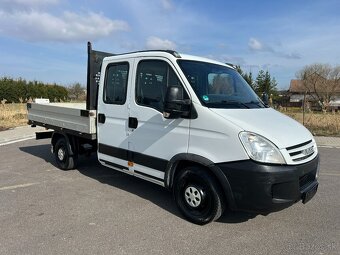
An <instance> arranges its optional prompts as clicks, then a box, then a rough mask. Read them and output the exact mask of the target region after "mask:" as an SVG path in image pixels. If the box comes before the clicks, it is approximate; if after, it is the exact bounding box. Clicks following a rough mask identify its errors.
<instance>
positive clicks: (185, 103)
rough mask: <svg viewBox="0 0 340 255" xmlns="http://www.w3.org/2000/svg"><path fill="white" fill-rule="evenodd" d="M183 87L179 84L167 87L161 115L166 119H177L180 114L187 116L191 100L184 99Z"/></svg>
mask: <svg viewBox="0 0 340 255" xmlns="http://www.w3.org/2000/svg"><path fill="white" fill-rule="evenodd" d="M183 95H184V92H183V88H182V87H180V86H170V87H168V89H167V91H166V94H165V100H164V112H163V116H164V118H166V119H178V118H180V117H181V116H189V114H190V106H191V100H190V99H184V96H183Z"/></svg>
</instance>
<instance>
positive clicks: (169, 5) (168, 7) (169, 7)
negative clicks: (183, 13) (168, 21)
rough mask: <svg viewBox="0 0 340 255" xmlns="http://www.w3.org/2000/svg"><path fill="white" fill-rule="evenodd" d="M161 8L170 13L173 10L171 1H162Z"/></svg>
mask: <svg viewBox="0 0 340 255" xmlns="http://www.w3.org/2000/svg"><path fill="white" fill-rule="evenodd" d="M162 7H163V9H164V10H167V11H170V10H172V9H173V8H174V6H173V3H172V1H171V0H162Z"/></svg>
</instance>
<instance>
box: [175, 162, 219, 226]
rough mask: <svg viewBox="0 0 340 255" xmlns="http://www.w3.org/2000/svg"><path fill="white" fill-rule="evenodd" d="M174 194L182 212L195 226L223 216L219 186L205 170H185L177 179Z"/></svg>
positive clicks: (195, 168)
mask: <svg viewBox="0 0 340 255" xmlns="http://www.w3.org/2000/svg"><path fill="white" fill-rule="evenodd" d="M173 192H174V198H175V201H176V204H177V206H178V208H179V210H180V212H181V213H182V214H183V216H184V217H185V218H186V219H188V220H189V221H191V222H193V223H195V224H199V225H204V224H207V223H209V222H212V221H215V220H217V219H218V218H220V217H221V215H222V214H223V211H224V201H223V196H222V193H221V192H220V188H219V185H218V183H217V182H216V181H215V180H214V178H212V176H211V175H210V174H209V173H208V172H206V171H205V170H204V169H203V168H200V167H188V168H185V169H183V170H182V171H181V172H180V173H179V174H178V175H177V176H176V178H175V183H174V187H173Z"/></svg>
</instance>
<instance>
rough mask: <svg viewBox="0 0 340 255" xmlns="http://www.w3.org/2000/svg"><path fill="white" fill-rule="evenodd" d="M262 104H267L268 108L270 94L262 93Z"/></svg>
mask: <svg viewBox="0 0 340 255" xmlns="http://www.w3.org/2000/svg"><path fill="white" fill-rule="evenodd" d="M261 99H262V102H263V103H264V104H265V106H268V103H269V100H268V94H267V93H266V92H263V93H262V98H261Z"/></svg>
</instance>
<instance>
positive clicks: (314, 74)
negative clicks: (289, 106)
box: [296, 64, 340, 110]
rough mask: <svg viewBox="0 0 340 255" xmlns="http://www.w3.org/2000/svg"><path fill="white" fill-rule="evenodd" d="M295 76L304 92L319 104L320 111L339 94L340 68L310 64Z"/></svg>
mask: <svg viewBox="0 0 340 255" xmlns="http://www.w3.org/2000/svg"><path fill="white" fill-rule="evenodd" d="M296 76H297V78H298V79H300V80H302V83H303V86H304V87H305V89H306V92H307V93H308V94H309V95H310V96H311V97H312V98H313V99H314V100H315V101H317V102H318V103H319V105H320V106H321V108H322V110H325V109H326V108H327V107H328V106H329V102H330V101H331V100H332V99H334V96H335V95H336V94H337V93H339V92H340V66H336V67H332V66H330V65H328V64H312V65H308V66H305V67H304V68H303V69H302V70H300V71H299V72H298V73H297V74H296Z"/></svg>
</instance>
